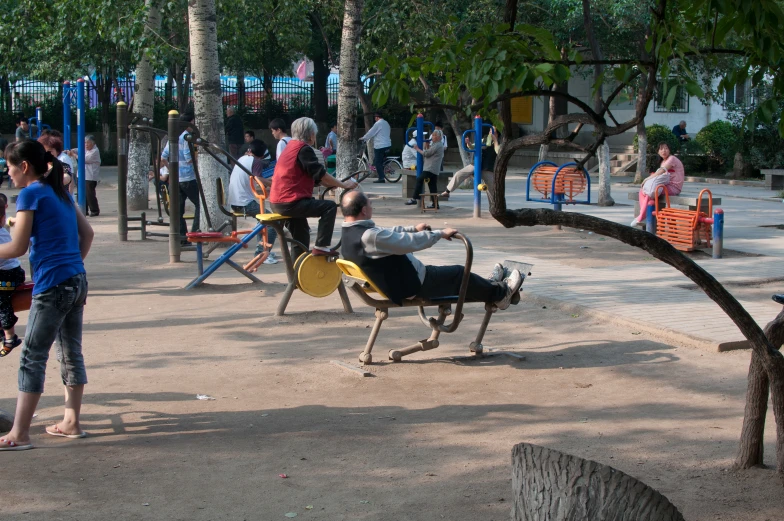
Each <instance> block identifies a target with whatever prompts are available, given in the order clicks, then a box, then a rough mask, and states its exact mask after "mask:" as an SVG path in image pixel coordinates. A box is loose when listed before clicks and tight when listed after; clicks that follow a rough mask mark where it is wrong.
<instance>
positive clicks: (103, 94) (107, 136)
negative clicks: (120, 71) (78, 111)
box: [96, 76, 114, 150]
mask: <svg viewBox="0 0 784 521" xmlns="http://www.w3.org/2000/svg"><path fill="white" fill-rule="evenodd" d="M96 87H97V91H98V103H100V104H101V134H102V136H103V143H102V144H101V145H102V147H103V149H104V150H109V149H111V148H114V147H113V146H112V139H111V128H110V127H109V117H110V114H109V112H110V109H111V99H112V98H111V95H112V79H111V77H108V76H103V77H102V78H101V81H100V82H99V83H98V84H97V85H96Z"/></svg>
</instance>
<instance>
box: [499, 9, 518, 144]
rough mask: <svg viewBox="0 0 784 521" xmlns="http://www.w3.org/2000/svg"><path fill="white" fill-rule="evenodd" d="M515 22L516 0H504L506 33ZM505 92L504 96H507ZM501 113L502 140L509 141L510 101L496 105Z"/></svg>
mask: <svg viewBox="0 0 784 521" xmlns="http://www.w3.org/2000/svg"><path fill="white" fill-rule="evenodd" d="M516 21H517V0H506V3H505V5H504V23H505V24H508V25H509V28H508V31H509V32H514V27H515V22H516ZM508 93H509V91H508V90H507V91H505V92H504V94H508ZM498 108H499V112H500V113H501V122H502V123H503V124H504V130H503V139H504V140H505V141H509V140H511V139H513V138H514V132H513V129H514V123H512V100H507V101H503V102H501V103H499V104H498Z"/></svg>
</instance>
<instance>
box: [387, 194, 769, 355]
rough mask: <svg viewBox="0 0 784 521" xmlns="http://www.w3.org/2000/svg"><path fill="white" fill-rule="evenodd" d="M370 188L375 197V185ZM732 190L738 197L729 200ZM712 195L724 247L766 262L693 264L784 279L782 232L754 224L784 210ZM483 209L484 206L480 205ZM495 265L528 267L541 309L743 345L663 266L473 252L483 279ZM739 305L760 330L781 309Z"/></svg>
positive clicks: (757, 198) (695, 341)
mask: <svg viewBox="0 0 784 521" xmlns="http://www.w3.org/2000/svg"><path fill="white" fill-rule="evenodd" d="M516 184H522V182H520V183H516ZM701 187H702V186H701V185H699V184H694V185H693V186H690V185H689V184H687V186H686V187H685V188H684V192H687V191H688V193H690V192H691V191H699V189H700V188H701ZM711 188H714V187H711ZM371 190H372V191H375V187H374V188H371ZM383 190H384V192H387V191H389V192H390V193H389V194H386V193H384V195H393V196H394V195H397V192H396V191H394V187H385V188H384V189H383ZM397 190H398V191H399V188H398V189H397ZM632 190H637V188H635V187H623V186H613V195H614V197H615V198H616V200H617V201H618V202H621V201H622V200H623V199H625V197H626V193H628V192H629V191H632ZM733 190H734V191H735V192H737V193H738V196H739V197H737V198H733V197H732V195H733V193H734V192H733ZM717 191H719V192H720V193H721V195H720V196H721V197H722V199H724V205H723V207H724V208H725V211H727V212H728V217H727V230H726V237H727V239H726V242H725V248H730V249H735V250H739V251H745V252H749V253H754V254H764V255H765V256H759V257H757V256H750V257H737V258H729V259H720V260H713V259H710V258H708V259H704V260H698V261H697V262H698V263H699V264H700V265H702V267H703V268H705V269H706V270H707V271H708V272H709V273H711V274H712V275H713V276H714V277H716V279H717V280H719V281H720V282H722V283H726V282H735V283H760V282H766V281H776V280H781V281H784V263H782V258H781V257H782V256H784V240H782V239H783V238H784V232H782V231H780V230H775V229H770V228H760V224H775V223H784V205H782V204H781V202H780V201H770V196H771V193H770V192H769V191H766V190H764V189H759V188H750V187H731V186H721V187H720V188H719V189H718V190H717ZM509 195H510V196H509V199H510V200H509V203H508V204H509V205H510V206H512V207H517V208H520V207H531V206H541V205H538V204H533V203H526V202H525V201H524V193H521V192H520V190H513V191H510V194H509ZM717 195H718V194H717ZM752 198H754V199H752ZM776 203H778V204H776ZM446 204H449V205H450V206H455V207H459V208H465V209H470V208H471V205H472V197H471V194H470V192H468V191H466V192H465V193H463V192H462V191H460V192H457V193H456V194H455V195H453V197H452V198H450V200H449V202H448V203H446ZM484 204H485V208H486V199H485V201H484ZM579 210H580V211H583V212H585V213H588V214H591V215H597V216H600V217H603V218H606V219H609V220H611V221H615V222H619V223H624V224H625V223H627V222H628V220H630V218H631V212H632V211H631V210H630V209H629V207H628V206H625V205H618V206H616V207H613V208H599V207H596V206H590V207H584V206H583V207H579ZM418 257H420V258H421V259H422V260H423V261H425V262H431V263H434V264H445V263H462V262H463V260H464V259H463V257H464V253H463V251H462V249H453V248H441V247H438V248H436V249H433V250H428V251H424V252H421V253H420V254H418ZM498 259H510V260H516V261H520V262H528V263H531V264H534V268H533V270H532V276H531V277H530V278H529V279H528V280H527V281H526V283H525V293H526V295H528V298H532V299H535V300H537V301H540V302H541V303H543V304H545V305H546V304H547V303H550V304H551V305H552V306H553V307H560V308H561V309H568V310H573V312H577V313H585V314H592V315H594V316H596V317H598V318H599V319H601V320H610V321H613V322H615V323H618V324H620V325H623V326H628V327H629V328H630V329H632V330H644V331H646V332H649V333H652V334H654V335H660V336H662V337H664V338H665V339H670V340H674V341H677V342H680V343H685V344H690V345H697V346H700V347H707V348H710V349H714V350H727V349H733V348H738V347H743V346H745V339H744V338H743V336H742V335H741V333H740V331H739V330H738V329H737V327H736V326H735V325H734V324H733V322H732V321H731V320H730V319H729V317H727V316H726V315H725V313H724V312H723V311H722V310H721V309H720V308H719V307H718V305H717V304H715V303H714V302H713V301H712V300H710V299H709V298H708V297H707V296H706V295H705V294H704V293H703V292H702V291H700V290H698V289H697V288H696V286H695V285H694V284H693V283H692V282H691V281H690V280H689V279H687V278H686V277H685V276H684V275H682V274H681V273H680V272H678V271H677V270H675V269H674V268H672V267H670V266H667V265H665V264H663V263H660V262H651V263H649V264H648V263H639V262H636V263H630V264H626V265H619V266H612V267H606V268H584V269H578V268H575V267H573V266H568V265H565V264H561V263H559V262H557V261H555V260H552V259H539V258H533V257H525V256H519V255H510V254H508V253H507V252H504V251H501V250H497V249H492V248H483V247H476V246H475V264H474V271H477V272H479V273H485V272H488V273H489V271H490V268H491V267H492V264H493V263H494V262H496V261H497V260H498ZM783 285H784V283H783ZM740 302H741V304H742V305H743V306H744V307H745V308H746V310H747V311H748V312H749V313H750V314H751V316H752V317H754V319H755V320H756V321H757V322H758V323H759V324H760V325H761V326H764V325H765V324H766V323H767V322H768V321H770V320H771V319H772V318H773V317H774V316H775V315H776V313H777V312H778V311H779V310H780V308H779V307H778V306H777V305H776V304H774V303H772V302H764V303H761V302H747V301H740Z"/></svg>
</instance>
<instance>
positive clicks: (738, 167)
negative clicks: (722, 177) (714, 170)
mask: <svg viewBox="0 0 784 521" xmlns="http://www.w3.org/2000/svg"><path fill="white" fill-rule="evenodd" d="M745 175H746V162H745V161H744V160H743V154H742V153H741V152H740V151H738V152H735V158H734V161H733V163H732V170H730V171H728V172H727V174H726V177H729V178H730V179H740V178H741V177H744V176H745Z"/></svg>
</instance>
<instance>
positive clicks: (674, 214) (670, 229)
mask: <svg viewBox="0 0 784 521" xmlns="http://www.w3.org/2000/svg"><path fill="white" fill-rule="evenodd" d="M657 192H664V198H665V201H666V205H667V206H666V207H664V208H662V209H659V198H658V195H659V194H657V197H656V203H655V206H656V213H655V215H656V236H657V237H659V238H661V239H664V240H666V241H667V242H669V243H670V244H672V245H673V246H674V247H675V248H676V249H678V250H680V251H695V250H701V249H704V248H710V247H711V241H712V240H713V234H712V233H711V226H712V225H713V224H714V217H715V216H714V217H710V216H711V215H713V194H711V192H710V190H708V189H704V190H702V191H701V192H700V195H699V196H697V209H696V210H684V209H679V208H672V207H671V206H670V196H669V194H668V193H667V190H666V187H664V186H660V187H659V190H657ZM706 196H707V200H706V203H704V202H703V198H704V197H706ZM706 209H707V213H706V212H705V211H704V210H706ZM718 212H721V210H717V213H718ZM720 215H721V216H722V218H723V213H721V214H720Z"/></svg>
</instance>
